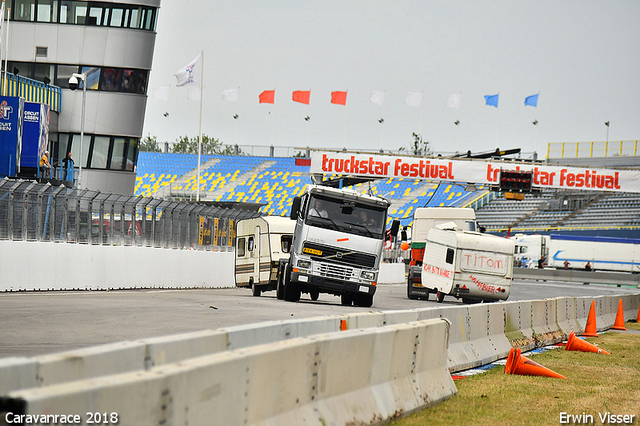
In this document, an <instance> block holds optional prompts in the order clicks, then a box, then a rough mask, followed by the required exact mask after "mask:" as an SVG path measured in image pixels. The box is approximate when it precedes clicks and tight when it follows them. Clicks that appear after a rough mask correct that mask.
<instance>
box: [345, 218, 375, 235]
mask: <svg viewBox="0 0 640 426" xmlns="http://www.w3.org/2000/svg"><path fill="white" fill-rule="evenodd" d="M344 224H345V225H353V226H357V227H358V228H363V229H365V230H366V231H367V234H369V236H370V237H371V238H374V237H373V233H372V232H371V230H370V229H369V228H367V226H365V225H360V224H359V223H353V222H344Z"/></svg>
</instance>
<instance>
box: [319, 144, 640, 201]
mask: <svg viewBox="0 0 640 426" xmlns="http://www.w3.org/2000/svg"><path fill="white" fill-rule="evenodd" d="M501 168H502V169H504V170H523V171H532V172H533V184H532V186H533V188H535V189H544V188H557V189H581V190H587V191H589V190H591V191H624V192H640V172H639V171H631V170H613V169H593V168H590V167H562V166H547V165H540V164H526V163H519V164H514V163H506V162H498V161H484V160H460V159H456V160H450V159H440V158H425V157H422V158H420V157H405V156H400V155H385V154H359V153H347V152H328V151H314V152H312V153H311V173H323V174H324V173H326V174H338V175H340V174H343V175H352V176H366V177H374V178H381V179H383V178H408V179H425V180H432V181H450V182H467V183H475V184H485V185H498V184H499V183H500V182H499V180H500V169H501Z"/></svg>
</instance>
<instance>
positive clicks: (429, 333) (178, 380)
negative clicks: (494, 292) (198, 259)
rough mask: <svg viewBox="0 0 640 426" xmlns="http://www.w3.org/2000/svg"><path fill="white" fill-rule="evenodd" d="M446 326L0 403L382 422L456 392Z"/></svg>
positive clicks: (242, 420)
mask: <svg viewBox="0 0 640 426" xmlns="http://www.w3.org/2000/svg"><path fill="white" fill-rule="evenodd" d="M449 327H450V325H449V323H448V322H447V321H443V320H426V321H420V322H413V323H408V324H397V325H390V326H385V327H380V328H376V329H364V330H352V331H346V332H344V333H331V334H324V335H316V336H313V337H309V338H297V339H291V340H285V341H281V342H276V343H271V344H268V345H260V346H253V347H250V348H245V349H239V350H235V351H224V352H220V353H217V354H214V355H209V356H205V357H199V358H193V359H188V360H184V361H182V362H179V363H173V364H166V365H163V366H159V367H153V368H152V369H150V370H149V371H142V372H136V373H125V374H120V375H115V376H107V377H102V378H97V379H92V380H82V381H75V382H71V383H67V384H64V385H53V386H47V387H43V388H33V389H26V390H20V391H14V392H11V393H10V395H9V398H8V399H4V400H3V402H2V404H3V405H4V408H5V409H6V408H7V407H14V408H16V407H17V409H19V410H20V412H19V413H17V412H16V413H15V414H35V415H40V414H65V415H68V414H78V415H80V416H81V417H82V418H83V420H84V421H86V420H87V418H86V416H87V414H85V413H100V415H103V413H106V415H107V417H110V418H111V416H113V415H114V413H116V416H117V417H118V422H119V424H122V425H157V424H221V425H236V424H237V425H244V424H249V425H255V424H261V425H281V424H296V425H320V424H375V423H383V422H385V421H388V420H390V419H392V418H394V417H397V416H398V415H401V414H405V413H410V412H412V411H415V410H418V409H422V408H424V407H426V406H430V405H433V404H435V403H437V402H440V401H442V400H444V399H446V398H449V397H450V396H452V395H454V394H455V393H456V392H457V390H456V388H455V385H454V384H453V381H452V379H451V376H450V375H449V373H448V371H447V368H446V353H447V352H446V351H447V337H448V330H449ZM291 360H296V362H290V361H291ZM131 395H135V397H131ZM16 401H22V405H20V404H16Z"/></svg>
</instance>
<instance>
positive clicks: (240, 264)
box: [235, 216, 295, 296]
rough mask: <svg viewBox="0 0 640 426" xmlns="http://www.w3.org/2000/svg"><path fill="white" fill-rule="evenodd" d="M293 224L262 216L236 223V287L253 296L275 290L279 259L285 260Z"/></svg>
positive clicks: (285, 219)
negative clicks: (249, 292)
mask: <svg viewBox="0 0 640 426" xmlns="http://www.w3.org/2000/svg"><path fill="white" fill-rule="evenodd" d="M294 228H295V223H294V222H293V221H292V220H291V219H289V218H288V217H281V216H263V217H257V218H253V219H244V220H241V221H239V222H238V224H237V228H236V229H237V232H236V237H237V238H236V254H235V277H236V286H237V287H249V288H251V291H252V293H253V295H254V296H260V294H261V293H262V292H263V291H268V290H275V289H276V287H277V283H278V265H279V263H280V259H285V258H288V257H289V251H290V250H291V243H292V241H293V229H294Z"/></svg>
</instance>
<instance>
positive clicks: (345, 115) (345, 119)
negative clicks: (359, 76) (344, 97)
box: [342, 89, 349, 148]
mask: <svg viewBox="0 0 640 426" xmlns="http://www.w3.org/2000/svg"><path fill="white" fill-rule="evenodd" d="M346 92H347V93H349V89H347V90H346ZM342 146H343V147H344V148H346V147H347V105H346V102H345V106H344V136H343V140H342Z"/></svg>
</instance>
